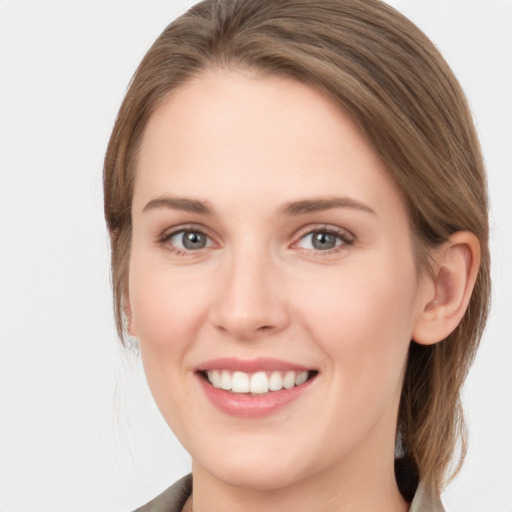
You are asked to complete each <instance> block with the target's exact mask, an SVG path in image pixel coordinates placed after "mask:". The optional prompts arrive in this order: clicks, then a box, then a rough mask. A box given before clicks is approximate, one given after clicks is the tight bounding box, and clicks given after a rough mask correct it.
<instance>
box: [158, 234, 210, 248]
mask: <svg viewBox="0 0 512 512" xmlns="http://www.w3.org/2000/svg"><path fill="white" fill-rule="evenodd" d="M165 238H166V240H165V241H166V242H167V243H169V244H171V245H172V246H173V248H174V249H176V250H178V251H199V250H201V249H205V248H207V247H211V245H212V241H211V240H210V238H209V237H208V236H207V235H205V234H204V233H202V232H201V231H197V230H192V229H189V230H181V231H176V232H175V233H172V234H170V235H169V236H167V237H165Z"/></svg>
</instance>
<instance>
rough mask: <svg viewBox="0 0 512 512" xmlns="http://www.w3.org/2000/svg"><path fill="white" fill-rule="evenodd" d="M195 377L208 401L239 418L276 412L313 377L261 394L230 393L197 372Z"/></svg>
mask: <svg viewBox="0 0 512 512" xmlns="http://www.w3.org/2000/svg"><path fill="white" fill-rule="evenodd" d="M197 378H198V380H199V383H200V385H201V387H202V388H203V391H204V392H205V394H206V396H207V397H208V399H209V400H210V402H211V403H212V404H213V405H214V406H215V407H217V408H218V409H220V410H221V411H222V412H224V413H227V414H230V415H231V416H237V417H239V418H261V417H264V416H270V415H271V414H274V413H276V412H277V411H279V410H280V409H282V408H284V407H285V406H286V405H288V404H290V403H291V402H293V401H295V400H297V399H298V398H299V397H300V396H301V395H302V394H303V393H304V392H305V391H306V390H307V389H309V387H310V385H311V383H312V381H313V380H315V379H314V378H313V379H309V380H307V381H306V382H305V383H304V384H301V385H300V386H295V387H293V388H291V389H282V390H280V391H269V392H268V393H264V394H261V395H249V394H242V393H231V392H229V391H224V390H223V389H219V388H215V387H213V386H212V385H211V384H210V383H209V382H208V380H206V379H205V378H204V377H203V376H202V375H200V374H198V375H197Z"/></svg>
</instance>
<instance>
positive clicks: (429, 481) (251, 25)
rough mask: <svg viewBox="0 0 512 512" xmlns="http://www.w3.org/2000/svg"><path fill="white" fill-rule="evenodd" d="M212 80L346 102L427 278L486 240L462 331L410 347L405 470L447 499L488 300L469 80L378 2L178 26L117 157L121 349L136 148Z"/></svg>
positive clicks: (117, 138) (221, 11)
mask: <svg viewBox="0 0 512 512" xmlns="http://www.w3.org/2000/svg"><path fill="white" fill-rule="evenodd" d="M210 67H229V68H237V67H250V68H253V69H255V70H259V71H260V72H261V73H267V74H276V75H285V76H288V77H291V78H294V79H296V80H299V81H301V82H304V83H306V84H309V85H311V86H313V87H315V88H317V89H319V90H321V91H323V92H324V93H325V94H327V95H329V96H330V97H332V98H333V99H334V100H335V101H337V102H338V103H339V105H340V107H342V108H343V109H344V110H345V111H346V112H348V113H349V114H350V115H351V116H352V117H353V118H354V119H355V120H356V121H357V122H358V123H359V125H360V127H361V128H362V130H363V131H364V132H365V133H366V135H367V137H368V139H369V141H370V142H371V144H373V146H374V147H375V148H376V150H377V151H378V152H379V154H380V156H381V158H382V160H383V162H384V163H385V164H386V166H387V168H388V170H389V173H390V175H391V176H392V177H393V179H394V180H395V182H396V184H397V186H398V187H399V188H400V190H401V191H402V193H403V196H404V198H405V200H406V202H407V205H408V210H409V215H410V219H411V226H412V232H413V237H414V240H415V250H416V256H417V261H418V266H419V269H420V271H421V270H426V267H427V259H426V256H425V255H426V254H427V250H428V249H429V248H431V247H435V246H436V245H438V244H441V243H443V242H444V241H446V240H447V239H448V237H449V236H450V235H451V234H453V233H454V232H456V231H459V230H468V231H471V232H472V233H474V234H475V235H476V236H477V237H478V239H479V241H480V244H481V251H482V263H481V268H480V270H479V274H478V277H477V282H476V286H475V289H474V293H473V295H472V297H471V301H470V304H469V307H468V310H467V312H466V314H465V316H464V318H463V320H462V323H461V324H460V325H459V327H458V328H457V329H456V330H455V331H454V332H453V333H452V334H451V335H450V336H449V337H448V338H447V339H445V340H444V341H441V342H440V343H437V344H435V345H433V346H429V347H424V346H420V345H417V344H415V343H414V342H412V344H411V348H410V353H409V360H408V364H407V370H406V375H405V381H404V385H403V392H402V397H401V403H400V411H399V418H398V432H399V438H400V439H401V449H402V460H401V463H399V464H398V466H397V467H398V469H397V471H399V470H400V467H403V466H404V465H409V466H410V468H412V469H413V471H412V473H414V471H416V472H417V473H418V475H419V477H420V478H421V479H422V481H424V483H425V484H426V485H427V486H430V487H431V488H432V489H434V490H436V491H440V489H441V488H442V486H443V483H444V480H445V478H444V477H445V474H446V471H447V468H448V465H449V462H450V460H451V458H452V455H453V451H454V447H455V444H456V441H457V439H460V440H461V446H462V457H463V455H464V449H465V436H464V428H463V425H464V422H463V414H462V408H461V405H460V389H461V386H462V384H463V382H464V379H465V377H466V374H467V372H468V369H469V367H470V365H471V363H472V361H473V358H474V355H475V351H476V349H477V347H478V344H479V341H480V338H481V335H482V331H483V329H484V325H485V321H486V317H487V311H488V301H489V293H490V278H489V251H488V219H487V194H486V182H485V173H484V167H483V163H482V157H481V154H480V149H479V143H478V139H477V136H476V134H475V130H474V127H473V122H472V119H471V115H470V112H469V109H468V106H467V103H466V99H465V97H464V94H463V92H462V90H461V88H460V86H459V85H458V83H457V80H456V79H455V77H454V76H453V74H452V72H451V70H450V69H449V67H448V65H447V64H446V62H445V61H444V60H443V58H442V57H441V56H440V54H439V52H438V51H437V50H436V48H435V47H434V45H433V44H432V43H431V42H430V41H429V40H428V38H427V37H426V36H425V35H424V34H423V33H422V32H421V31H420V30H419V29H418V28H417V27H416V26H414V25H413V24H412V23H411V22H410V21H408V20H407V19H406V18H404V17H403V16H402V15H400V14H399V13H397V12H396V11H395V10H394V9H392V8H391V7H389V6H387V5H386V4H384V3H381V2H380V1H378V0H279V1H276V0H206V1H204V2H201V3H200V4H198V5H197V6H195V7H193V8H192V9H191V10H190V11H189V12H188V13H186V14H185V15H183V16H182V17H180V18H179V19H178V20H176V21H175V22H173V23H172V24H171V25H169V27H167V29H166V30H165V31H164V32H163V33H162V35H161V36H160V37H159V38H158V40H157V41H156V42H155V43H154V45H153V46H152V48H151V49H150V50H149V51H148V53H147V54H146V56H145V57H144V60H143V61H142V63H141V64H140V66H139V68H138V70H137V72H136V73H135V76H134V77H133V80H132V83H131V85H130V88H129V90H128V93H127V95H126V98H125V100H124V102H123V104H122V106H121V109H120V111H119V115H118V118H117V120H116V124H115V127H114V130H113V133H112V137H111V139H110V143H109V146H108V151H107V154H106V158H105V168H104V187H105V216H106V219H107V224H108V228H109V230H110V233H111V239H112V278H113V285H114V302H115V310H116V319H117V326H118V330H119V334H120V335H121V337H123V336H124V321H123V298H124V297H125V296H126V293H127V273H128V261H129V254H130V238H131V216H130V208H131V202H132V195H133V176H134V172H135V166H136V160H137V149H138V144H139V143H140V140H141V136H142V133H143V130H144V127H145V125H146V123H147V120H148V118H149V117H150V115H151V113H152V112H153V111H154V110H155V108H156V107H157V106H158V105H159V103H160V102H161V101H162V100H163V99H164V98H165V97H166V96H167V95H168V94H169V93H170V92H171V91H172V90H173V89H175V88H176V87H178V86H179V85H181V84H183V83H185V82H186V81H187V80H189V79H190V78H191V77H193V76H196V75H198V74H199V73H201V72H202V71H204V70H205V69H206V68H210ZM462 457H461V460H462ZM409 474H411V471H409ZM403 492H404V493H405V494H407V492H406V490H404V491H403Z"/></svg>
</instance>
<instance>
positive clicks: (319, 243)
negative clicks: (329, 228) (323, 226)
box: [313, 233, 336, 251]
mask: <svg viewBox="0 0 512 512" xmlns="http://www.w3.org/2000/svg"><path fill="white" fill-rule="evenodd" d="M313 247H314V248H315V249H320V250H324V251H325V250H327V249H333V248H334V247H336V237H335V236H334V235H331V234H330V233H315V234H314V235H313Z"/></svg>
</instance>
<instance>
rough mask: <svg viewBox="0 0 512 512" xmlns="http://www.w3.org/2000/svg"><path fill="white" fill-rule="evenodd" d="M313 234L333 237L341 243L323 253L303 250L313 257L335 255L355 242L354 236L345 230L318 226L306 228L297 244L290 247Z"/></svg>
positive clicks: (315, 250)
mask: <svg viewBox="0 0 512 512" xmlns="http://www.w3.org/2000/svg"><path fill="white" fill-rule="evenodd" d="M315 233H322V234H328V235H333V236H335V237H336V238H338V239H339V240H340V241H341V243H340V244H339V245H336V246H335V247H333V248H332V249H326V250H324V251H322V250H319V249H304V250H305V251H307V253H308V254H312V255H314V256H329V255H331V254H336V253H338V252H340V251H343V250H346V249H347V247H349V246H351V245H353V244H354V242H355V241H356V239H355V237H354V235H352V233H350V232H349V231H347V230H346V229H342V228H338V227H336V226H331V225H319V226H313V227H311V226H310V227H308V228H307V230H305V231H304V232H303V233H301V234H300V236H299V238H298V240H297V242H294V243H293V244H292V247H293V246H296V245H297V244H298V243H299V242H300V241H301V240H303V239H304V238H306V237H307V236H310V235H313V234H315Z"/></svg>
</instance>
